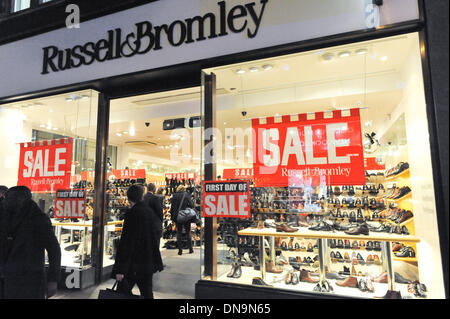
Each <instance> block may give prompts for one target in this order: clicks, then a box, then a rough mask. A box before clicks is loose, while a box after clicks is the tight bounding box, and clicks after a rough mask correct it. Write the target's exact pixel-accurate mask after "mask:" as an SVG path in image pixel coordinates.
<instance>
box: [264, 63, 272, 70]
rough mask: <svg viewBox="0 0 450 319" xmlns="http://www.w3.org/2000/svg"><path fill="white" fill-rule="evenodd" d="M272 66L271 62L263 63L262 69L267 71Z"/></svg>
mask: <svg viewBox="0 0 450 319" xmlns="http://www.w3.org/2000/svg"><path fill="white" fill-rule="evenodd" d="M272 68H273V66H272V65H271V64H266V65H263V69H264V71H269V70H272Z"/></svg>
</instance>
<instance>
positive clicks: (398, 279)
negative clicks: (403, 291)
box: [394, 272, 411, 284]
mask: <svg viewBox="0 0 450 319" xmlns="http://www.w3.org/2000/svg"><path fill="white" fill-rule="evenodd" d="M394 275H395V282H397V283H399V284H410V283H411V280H409V279H406V278H404V277H402V276H401V275H400V274H399V273H398V272H396V273H394Z"/></svg>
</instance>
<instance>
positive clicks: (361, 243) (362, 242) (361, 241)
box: [359, 240, 366, 248]
mask: <svg viewBox="0 0 450 319" xmlns="http://www.w3.org/2000/svg"><path fill="white" fill-rule="evenodd" d="M359 247H361V248H364V247H366V243H365V242H364V240H360V241H359Z"/></svg>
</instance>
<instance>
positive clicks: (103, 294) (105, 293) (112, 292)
mask: <svg viewBox="0 0 450 319" xmlns="http://www.w3.org/2000/svg"><path fill="white" fill-rule="evenodd" d="M117 283H118V281H117V280H116V282H115V283H114V285H113V287H112V288H111V289H110V288H106V289H102V290H100V291H99V293H98V299H140V298H141V297H140V296H136V295H133V294H127V293H123V292H121V291H118V289H117Z"/></svg>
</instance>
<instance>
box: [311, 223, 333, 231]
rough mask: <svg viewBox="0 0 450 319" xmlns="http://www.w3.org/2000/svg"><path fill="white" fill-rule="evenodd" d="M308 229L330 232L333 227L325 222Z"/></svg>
mask: <svg viewBox="0 0 450 319" xmlns="http://www.w3.org/2000/svg"><path fill="white" fill-rule="evenodd" d="M308 229H309V230H315V231H332V230H333V226H332V225H330V224H328V223H325V222H320V223H318V224H317V225H315V226H312V227H309V228H308Z"/></svg>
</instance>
